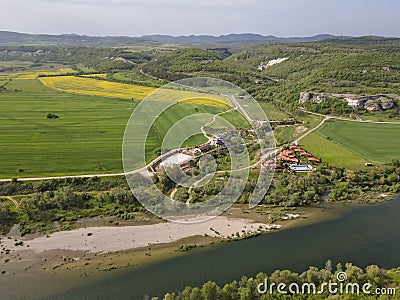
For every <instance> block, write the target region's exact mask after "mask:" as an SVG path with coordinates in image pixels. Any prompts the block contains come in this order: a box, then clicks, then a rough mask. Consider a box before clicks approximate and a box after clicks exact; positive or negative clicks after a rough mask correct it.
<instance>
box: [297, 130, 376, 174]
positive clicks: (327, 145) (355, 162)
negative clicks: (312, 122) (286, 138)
mask: <svg viewBox="0 0 400 300" xmlns="http://www.w3.org/2000/svg"><path fill="white" fill-rule="evenodd" d="M300 145H301V146H302V147H303V148H304V149H305V150H307V151H308V152H310V153H312V154H313V155H314V156H315V157H317V158H320V159H322V162H327V163H329V164H330V165H332V166H335V167H345V168H351V169H358V168H361V167H363V166H364V165H365V163H367V162H368V160H367V159H365V158H363V157H361V156H359V155H358V154H356V153H354V152H352V151H350V150H349V149H347V148H345V147H343V146H342V145H340V144H338V143H335V142H333V141H331V140H328V139H327V138H326V137H324V136H322V135H321V134H319V132H313V133H311V134H310V135H308V136H307V137H306V138H304V139H303V140H302V141H301V142H300Z"/></svg>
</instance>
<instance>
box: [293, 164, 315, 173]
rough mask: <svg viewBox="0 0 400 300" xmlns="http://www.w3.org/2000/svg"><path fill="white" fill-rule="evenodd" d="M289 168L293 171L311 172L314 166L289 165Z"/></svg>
mask: <svg viewBox="0 0 400 300" xmlns="http://www.w3.org/2000/svg"><path fill="white" fill-rule="evenodd" d="M290 170H292V171H295V172H311V171H312V170H314V168H313V166H312V165H291V166H290Z"/></svg>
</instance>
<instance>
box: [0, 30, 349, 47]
mask: <svg viewBox="0 0 400 300" xmlns="http://www.w3.org/2000/svg"><path fill="white" fill-rule="evenodd" d="M337 38H339V39H347V38H349V37H346V36H334V35H330V34H319V35H316V36H312V37H289V38H281V37H276V36H272V35H268V36H264V35H260V34H253V33H244V34H228V35H221V36H211V35H189V36H171V35H145V36H142V37H131V36H87V35H77V34H61V35H49V34H28V33H19V32H9V31H0V45H47V46H49V45H53V46H102V47H118V46H137V45H148V46H155V45H158V44H182V45H190V44H192V45H193V44H201V45H205V44H225V43H238V44H243V43H260V42H285V43H292V42H313V41H322V40H326V39H337Z"/></svg>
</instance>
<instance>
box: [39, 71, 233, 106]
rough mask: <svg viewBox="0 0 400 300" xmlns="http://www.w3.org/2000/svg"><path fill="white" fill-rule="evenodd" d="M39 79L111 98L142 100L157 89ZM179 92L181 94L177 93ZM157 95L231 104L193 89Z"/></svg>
mask: <svg viewBox="0 0 400 300" xmlns="http://www.w3.org/2000/svg"><path fill="white" fill-rule="evenodd" d="M39 80H40V82H41V83H42V84H43V85H44V86H46V87H49V88H52V89H56V90H58V91H62V92H68V93H74V94H83V95H92V96H102V97H111V98H123V99H135V100H142V99H144V98H145V97H146V96H148V95H149V94H150V93H152V92H153V91H155V90H156V89H155V88H151V87H145V86H139V85H132V84H124V83H118V82H110V81H106V80H98V79H94V78H89V77H76V76H54V77H40V78H39ZM177 93H179V95H177ZM157 96H158V97H157V98H156V99H154V100H160V101H168V100H170V99H171V100H172V99H177V98H178V97H179V98H187V100H185V102H190V103H197V104H202V105H209V106H219V107H225V106H228V104H231V102H230V100H229V99H228V98H225V97H222V96H214V95H212V96H211V97H212V99H210V96H207V97H205V95H204V94H202V93H197V92H191V91H180V90H167V89H164V90H162V92H160V93H157ZM213 99H216V100H213Z"/></svg>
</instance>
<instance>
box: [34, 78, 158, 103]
mask: <svg viewBox="0 0 400 300" xmlns="http://www.w3.org/2000/svg"><path fill="white" fill-rule="evenodd" d="M39 80H40V82H41V83H42V84H43V85H44V86H47V87H49V88H53V89H56V90H58V91H63V92H68V93H74V94H83V95H92V96H102V97H112V98H124V99H131V98H133V99H137V100H142V99H144V98H145V97H146V96H147V95H148V94H150V93H151V92H153V91H154V88H150V87H144V86H137V85H130V84H122V83H117V82H110V81H105V80H97V79H93V78H83V77H76V76H55V77H40V78H39Z"/></svg>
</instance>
